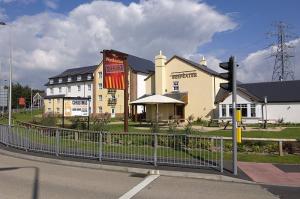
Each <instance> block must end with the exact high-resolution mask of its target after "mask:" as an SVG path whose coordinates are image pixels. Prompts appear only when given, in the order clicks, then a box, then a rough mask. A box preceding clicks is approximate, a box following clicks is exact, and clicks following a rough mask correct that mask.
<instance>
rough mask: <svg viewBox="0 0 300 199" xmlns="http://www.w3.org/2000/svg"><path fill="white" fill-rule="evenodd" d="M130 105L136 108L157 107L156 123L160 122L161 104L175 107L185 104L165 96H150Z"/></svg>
mask: <svg viewBox="0 0 300 199" xmlns="http://www.w3.org/2000/svg"><path fill="white" fill-rule="evenodd" d="M129 104H130V105H136V106H137V105H156V122H158V114H159V110H158V105H159V104H174V105H176V104H184V102H182V101H179V100H176V99H174V98H171V97H167V96H164V95H150V96H147V97H142V98H140V99H137V100H135V101H132V102H130V103H129ZM174 107H175V106H174ZM174 109H175V108H174ZM174 112H175V110H174Z"/></svg>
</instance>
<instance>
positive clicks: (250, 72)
mask: <svg viewBox="0 0 300 199" xmlns="http://www.w3.org/2000/svg"><path fill="white" fill-rule="evenodd" d="M290 43H291V44H293V45H294V46H295V49H294V50H295V51H294V52H291V53H292V54H293V55H295V57H294V58H291V60H293V61H292V62H291V65H292V66H294V68H293V69H294V76H295V79H300V67H299V66H300V57H299V56H297V55H300V39H295V40H293V41H291V42H290ZM273 50H274V49H271V48H268V49H264V50H259V51H256V52H253V53H250V54H249V55H248V56H247V57H246V58H245V59H244V60H242V61H241V63H240V69H239V70H238V79H239V80H241V81H243V82H265V81H272V74H273V67H274V59H275V58H274V57H270V55H271V53H272V51H273Z"/></svg>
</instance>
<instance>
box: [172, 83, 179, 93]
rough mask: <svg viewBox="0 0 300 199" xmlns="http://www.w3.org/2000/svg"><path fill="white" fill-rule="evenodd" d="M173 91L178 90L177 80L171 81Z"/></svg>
mask: <svg viewBox="0 0 300 199" xmlns="http://www.w3.org/2000/svg"><path fill="white" fill-rule="evenodd" d="M172 87H173V91H179V81H173V86H172Z"/></svg>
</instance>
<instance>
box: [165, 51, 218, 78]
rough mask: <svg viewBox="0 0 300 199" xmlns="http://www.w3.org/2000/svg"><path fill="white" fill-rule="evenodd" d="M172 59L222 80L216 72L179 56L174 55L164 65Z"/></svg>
mask: <svg viewBox="0 0 300 199" xmlns="http://www.w3.org/2000/svg"><path fill="white" fill-rule="evenodd" d="M174 58H178V59H180V60H182V61H183V62H185V63H187V64H189V65H191V66H194V67H195V68H198V69H200V70H202V71H204V72H206V73H208V74H210V75H214V76H218V77H220V78H222V77H221V76H220V74H219V73H218V72H216V71H214V70H212V69H210V68H208V67H207V66H205V65H201V64H198V63H196V62H193V61H191V60H188V59H186V58H183V57H180V56H178V55H174V56H173V57H172V58H171V59H169V60H168V61H167V62H166V64H167V63H168V62H170V61H171V60H172V59H174Z"/></svg>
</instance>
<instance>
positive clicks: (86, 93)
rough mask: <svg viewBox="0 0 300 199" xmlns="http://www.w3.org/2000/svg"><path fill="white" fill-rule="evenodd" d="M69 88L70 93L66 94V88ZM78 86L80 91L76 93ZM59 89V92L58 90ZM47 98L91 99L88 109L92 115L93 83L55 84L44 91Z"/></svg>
mask: <svg viewBox="0 0 300 199" xmlns="http://www.w3.org/2000/svg"><path fill="white" fill-rule="evenodd" d="M88 85H91V89H90V90H89V89H88ZM69 86H71V91H70V92H68V87H69ZM78 86H80V91H78ZM60 87H61V92H59V88H60ZM51 88H53V93H51ZM46 93H47V96H51V95H65V96H66V97H91V100H90V107H91V113H93V82H92V81H90V82H77V83H75V82H74V83H69V84H58V85H57V84H56V85H53V86H49V87H47V89H46Z"/></svg>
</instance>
